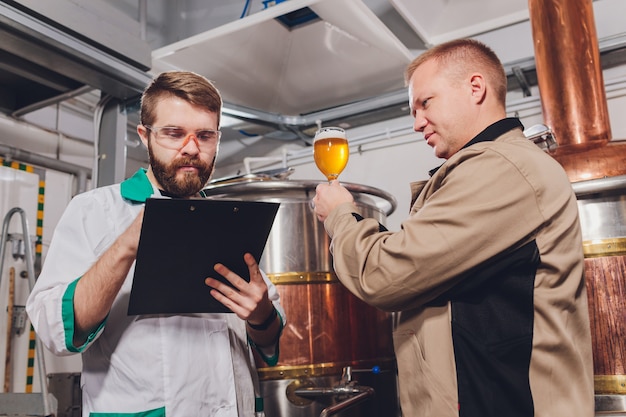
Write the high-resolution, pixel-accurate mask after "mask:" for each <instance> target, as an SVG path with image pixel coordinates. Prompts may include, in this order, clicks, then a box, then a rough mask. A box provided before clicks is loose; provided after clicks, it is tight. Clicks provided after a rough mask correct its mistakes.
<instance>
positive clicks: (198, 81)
mask: <svg viewBox="0 0 626 417" xmlns="http://www.w3.org/2000/svg"><path fill="white" fill-rule="evenodd" d="M167 96H176V97H178V98H181V99H183V100H185V101H187V102H189V103H191V104H194V105H196V106H200V107H204V108H205V109H207V110H208V111H211V112H214V113H215V114H217V126H218V128H219V125H220V116H221V112H222V96H221V94H220V92H219V91H218V90H217V88H215V86H214V85H213V83H212V82H211V81H209V80H208V79H206V78H205V77H203V76H202V75H199V74H196V73H194V72H189V71H167V72H163V73H161V74H159V75H158V76H157V77H156V78H154V79H153V80H152V82H151V83H150V84H149V85H148V86H147V87H146V89H145V90H144V92H143V95H142V96H141V124H143V125H152V124H153V123H154V119H155V118H156V115H155V111H156V105H157V103H158V101H159V100H160V99H162V98H165V97H167Z"/></svg>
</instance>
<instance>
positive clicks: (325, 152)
mask: <svg viewBox="0 0 626 417" xmlns="http://www.w3.org/2000/svg"><path fill="white" fill-rule="evenodd" d="M349 155H350V149H349V148H348V138H347V136H346V131H345V130H343V129H342V128H340V127H322V128H320V129H319V130H318V131H317V132H316V133H315V137H314V138H313V159H315V165H317V168H318V169H319V170H320V171H322V174H324V175H326V178H328V182H331V181H333V180H336V179H337V177H339V174H341V171H343V169H344V168H345V167H346V164H347V163H348V156H349Z"/></svg>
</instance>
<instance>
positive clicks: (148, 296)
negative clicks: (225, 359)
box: [128, 198, 280, 315]
mask: <svg viewBox="0 0 626 417" xmlns="http://www.w3.org/2000/svg"><path fill="white" fill-rule="evenodd" d="M279 206H280V203H270V202H258V201H233V200H209V199H165V198H151V199H148V200H147V201H146V208H145V211H144V217H143V224H142V227H141V237H140V239H139V247H138V249H137V259H136V262H135V273H134V277H133V283H132V288H131V291H130V299H129V303H128V315H138V314H185V313H228V312H231V310H230V309H228V308H227V307H225V306H224V305H223V304H221V303H220V302H218V301H217V300H216V299H215V298H213V297H212V296H211V294H210V291H211V288H209V287H207V286H206V284H205V283H204V280H205V278H206V277H209V276H210V277H213V278H216V279H219V280H221V281H222V282H225V283H227V284H229V283H228V281H227V280H226V279H225V278H223V277H222V276H221V275H219V274H218V273H217V272H215V270H213V266H214V265H215V264H216V263H222V264H224V265H225V266H226V267H228V268H229V269H231V270H232V271H234V272H235V273H237V274H238V275H239V276H241V277H242V278H244V279H246V280H249V279H250V278H249V276H248V275H249V273H248V267H247V265H246V263H245V262H244V260H243V255H244V254H245V253H251V254H252V255H253V256H254V257H255V259H256V260H257V262H258V261H259V260H260V258H261V255H262V253H263V249H264V248H265V244H266V242H267V238H268V236H269V233H270V230H271V228H272V224H273V223H274V218H275V217H276V213H277V212H278V207H279ZM229 285H230V284H229Z"/></svg>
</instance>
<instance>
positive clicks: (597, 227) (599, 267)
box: [528, 0, 626, 412]
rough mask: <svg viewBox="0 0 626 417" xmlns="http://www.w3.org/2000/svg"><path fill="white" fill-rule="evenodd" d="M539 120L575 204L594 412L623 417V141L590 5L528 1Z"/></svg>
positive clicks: (583, 0)
mask: <svg viewBox="0 0 626 417" xmlns="http://www.w3.org/2000/svg"><path fill="white" fill-rule="evenodd" d="M528 4H529V11H530V21H531V25H532V31H533V40H534V48H535V60H536V65H537V79H538V84H539V91H540V95H541V102H542V107H543V115H544V118H545V121H546V124H547V125H548V126H549V127H550V128H551V129H552V131H553V132H554V135H555V138H556V142H557V144H558V147H557V148H556V150H555V151H551V154H552V156H553V157H554V158H555V159H556V160H557V161H559V162H560V163H561V165H562V166H563V167H564V168H565V171H566V172H567V174H568V176H569V178H570V181H571V182H572V185H573V188H574V191H575V192H576V195H577V199H578V206H579V211H580V213H581V226H582V229H583V246H584V249H585V277H586V281H587V290H588V296H589V313H590V319H591V328H592V339H593V361H594V379H595V381H594V382H595V384H594V386H595V392H596V410H597V411H599V412H604V411H620V412H621V411H626V400H625V398H626V372H625V371H626V282H625V281H626V279H625V277H626V266H625V264H626V214H625V213H626V176H625V175H624V174H626V142H624V141H616V140H611V139H612V138H611V128H610V124H609V117H608V114H609V113H608V105H607V101H606V94H605V90H604V81H603V77H602V68H601V64H600V53H599V47H598V40H597V35H596V29H595V21H594V16H593V5H592V1H591V0H529V2H528Z"/></svg>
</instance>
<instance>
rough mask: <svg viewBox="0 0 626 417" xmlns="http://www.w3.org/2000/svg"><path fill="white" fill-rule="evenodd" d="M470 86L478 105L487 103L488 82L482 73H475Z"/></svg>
mask: <svg viewBox="0 0 626 417" xmlns="http://www.w3.org/2000/svg"><path fill="white" fill-rule="evenodd" d="M470 85H471V88H472V97H473V98H474V100H475V101H476V103H482V102H483V101H485V97H486V95H487V82H486V81H485V77H483V75H482V74H480V73H474V74H472V76H471V77H470Z"/></svg>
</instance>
